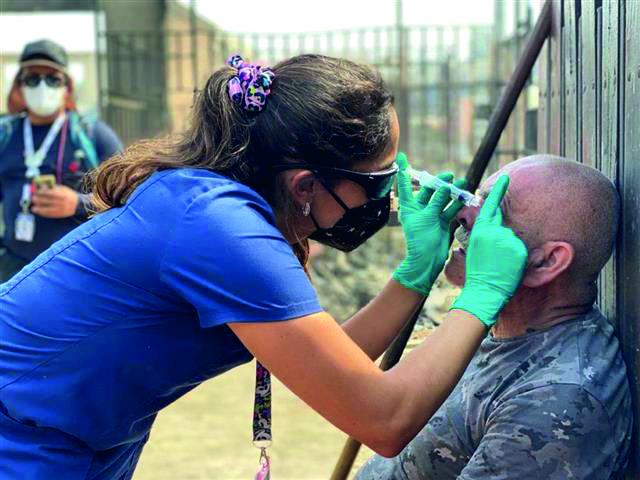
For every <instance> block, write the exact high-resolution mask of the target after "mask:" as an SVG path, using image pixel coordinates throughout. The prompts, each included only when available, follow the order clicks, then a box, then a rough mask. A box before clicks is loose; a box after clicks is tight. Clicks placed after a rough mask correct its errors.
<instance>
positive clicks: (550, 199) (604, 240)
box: [481, 155, 619, 282]
mask: <svg viewBox="0 0 640 480" xmlns="http://www.w3.org/2000/svg"><path fill="white" fill-rule="evenodd" d="M502 173H508V174H509V177H510V180H511V181H510V184H509V191H508V193H507V196H506V197H505V200H504V204H503V210H504V213H505V223H506V224H507V225H509V226H510V227H511V228H513V230H514V231H515V232H516V233H517V234H518V236H520V238H522V239H523V240H524V242H525V243H526V244H527V247H528V248H529V249H530V250H531V249H534V248H536V247H539V246H540V245H542V244H543V243H545V242H550V241H562V242H567V243H569V244H571V245H572V246H573V248H574V252H575V256H574V260H573V262H572V265H571V267H570V268H569V270H568V271H567V273H568V274H569V275H570V277H572V278H574V279H576V280H579V281H581V282H582V281H587V282H591V281H594V280H595V279H596V278H597V275H598V273H599V272H600V270H601V269H602V267H603V266H604V264H605V263H606V262H607V259H608V258H609V256H610V255H611V251H612V248H613V243H614V241H615V235H616V230H617V224H618V209H619V199H618V194H617V192H616V189H615V187H614V185H613V184H612V183H611V181H609V179H608V178H607V177H605V176H604V175H603V174H602V173H600V172H599V171H598V170H596V169H594V168H591V167H588V166H586V165H583V164H580V163H577V162H573V161H570V160H566V159H563V158H560V157H554V156H550V155H535V156H531V157H526V158H522V159H520V160H518V161H516V162H513V163H510V164H508V165H507V166H505V167H504V168H503V169H501V170H500V171H499V172H497V173H496V174H494V175H492V176H491V177H490V178H489V179H487V181H486V182H485V183H484V184H483V186H482V189H481V191H482V190H488V189H490V187H491V185H492V184H493V182H494V181H495V180H496V179H497V178H498V176H499V175H500V174H502Z"/></svg>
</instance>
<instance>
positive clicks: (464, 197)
mask: <svg viewBox="0 0 640 480" xmlns="http://www.w3.org/2000/svg"><path fill="white" fill-rule="evenodd" d="M406 172H407V173H408V174H409V175H411V177H412V178H413V179H414V180H416V181H418V183H420V185H421V186H423V187H429V188H433V189H438V188H440V187H445V186H446V187H449V189H450V190H451V200H459V201H461V202H462V203H464V204H465V205H466V206H467V207H479V206H480V200H478V197H476V196H475V195H474V194H473V193H471V192H468V191H466V190H462V189H460V188H458V187H455V186H454V185H452V184H450V183H447V182H445V181H444V180H440V179H439V178H438V177H436V176H435V175H431V174H430V173H429V172H427V171H426V170H416V169H415V168H412V167H411V166H407V170H406Z"/></svg>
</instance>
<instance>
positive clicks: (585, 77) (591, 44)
mask: <svg viewBox="0 0 640 480" xmlns="http://www.w3.org/2000/svg"><path fill="white" fill-rule="evenodd" d="M579 25H580V36H579V39H578V46H579V50H578V58H579V60H580V61H579V64H580V67H581V69H580V72H579V73H580V75H579V78H580V88H579V91H580V99H581V101H580V108H579V118H578V125H579V127H580V130H579V131H578V142H577V143H578V145H580V146H581V148H580V149H579V150H580V151H579V154H580V155H579V156H580V157H581V161H582V163H585V164H587V165H590V166H592V167H595V166H596V164H597V162H596V157H597V155H596V152H597V145H598V137H599V128H598V122H597V121H596V119H597V118H598V117H599V114H600V112H599V110H600V108H599V105H598V102H597V98H596V97H597V95H596V92H597V90H596V83H599V82H598V80H597V79H598V77H599V75H600V71H599V62H598V59H597V57H599V56H600V52H599V51H598V50H597V49H596V4H595V0H582V12H581V14H580V23H579Z"/></svg>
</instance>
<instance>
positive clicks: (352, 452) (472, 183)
mask: <svg viewBox="0 0 640 480" xmlns="http://www.w3.org/2000/svg"><path fill="white" fill-rule="evenodd" d="M551 1H552V0H547V1H546V2H545V4H544V7H543V8H542V11H541V12H540V17H539V18H538V21H537V22H536V25H535V27H534V28H533V31H532V32H531V34H530V35H529V38H528V39H527V43H526V44H525V47H524V50H523V52H522V56H521V57H520V59H519V61H518V64H517V65H516V67H515V69H514V71H513V72H512V74H511V78H510V79H509V82H508V83H507V85H506V86H505V88H504V90H503V92H502V95H501V96H500V99H499V100H498V103H497V104H496V106H495V108H494V109H493V113H492V114H491V118H490V119H489V125H488V127H487V131H486V133H485V135H484V138H483V139H482V142H481V143H480V146H479V147H478V150H477V151H476V154H475V156H474V157H473V162H472V163H471V165H470V166H469V171H468V172H467V177H466V178H467V185H468V189H469V190H470V191H472V192H473V191H474V190H475V189H476V188H478V186H479V185H480V181H481V180H482V176H483V174H484V172H485V170H486V168H487V165H488V164H489V161H490V160H491V157H492V156H493V152H494V150H495V148H496V146H497V144H498V140H500V134H501V133H502V132H503V131H504V128H505V126H506V125H507V121H508V120H509V116H510V115H511V112H513V109H514V107H515V105H516V102H517V101H518V97H519V96H520V93H521V92H522V90H523V88H524V85H525V83H526V81H527V78H528V77H529V75H530V74H531V72H532V70H533V67H534V65H535V62H536V59H537V58H538V55H539V54H540V51H541V50H542V45H543V44H544V42H545V40H546V39H547V37H548V36H549V33H550V32H551ZM423 305H424V301H423V303H422V304H421V305H420V307H419V308H418V309H417V310H416V312H415V314H414V315H413V317H412V318H411V320H409V321H408V322H407V324H406V325H405V326H404V327H403V328H402V330H401V331H400V333H399V334H398V336H397V337H396V338H395V340H394V341H393V343H392V344H391V346H389V348H388V349H387V351H386V352H385V354H384V357H383V358H382V362H381V364H380V368H381V369H382V370H389V369H390V368H392V367H393V366H394V365H395V364H396V363H398V361H399V360H400V357H401V356H402V352H403V351H404V349H405V347H406V346H407V342H408V341H409V338H410V337H411V332H412V331H413V327H414V326H415V323H416V321H417V320H418V317H419V315H420V311H421V310H422V307H423ZM360 445H361V444H360V442H358V440H355V439H354V438H351V437H349V438H348V439H347V442H346V443H345V446H344V448H343V449H342V453H341V454H340V457H339V458H338V463H337V464H336V466H335V468H334V471H333V473H332V475H331V480H346V479H347V477H348V475H349V472H350V471H351V467H352V466H353V462H354V461H355V458H356V456H357V455H358V451H359V450H360Z"/></svg>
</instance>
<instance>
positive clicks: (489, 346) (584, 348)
mask: <svg viewBox="0 0 640 480" xmlns="http://www.w3.org/2000/svg"><path fill="white" fill-rule="evenodd" d="M631 424H632V410H631V400H630V392H629V386H628V383H627V377H626V371H625V366H624V363H623V360H622V355H621V352H620V348H619V344H618V340H617V339H616V337H615V336H614V334H613V328H612V327H611V325H610V324H609V322H608V321H607V320H606V319H605V318H604V317H603V316H602V314H601V313H600V312H599V311H598V310H597V309H593V310H592V311H591V312H590V313H589V314H587V315H585V316H581V317H579V318H576V319H573V320H569V321H566V322H563V323H561V324H558V325H555V326H553V327H551V328H549V329H546V330H539V331H535V332H531V333H527V334H526V335H523V336H519V337H515V338H510V339H498V338H493V337H491V336H488V337H487V338H486V339H485V340H484V341H483V342H482V344H481V345H480V348H479V350H478V352H477V353H476V355H475V357H474V358H473V360H472V362H471V364H470V365H469V367H468V368H467V370H466V372H465V373H464V375H463V377H462V379H461V380H460V382H459V383H458V385H457V386H456V388H455V389H454V391H453V392H452V393H451V395H450V396H449V398H448V399H447V401H446V402H445V403H444V404H443V405H442V407H441V408H440V409H439V410H438V411H437V412H436V414H435V415H434V416H433V417H432V418H431V420H430V421H429V423H428V424H427V425H426V426H425V427H424V429H423V430H422V431H421V432H420V433H419V434H418V435H417V437H416V438H415V439H413V441H412V442H411V443H410V444H409V445H408V446H407V447H406V448H405V449H404V450H403V451H402V453H400V455H398V456H397V457H395V458H392V459H385V458H383V457H380V456H375V457H373V458H372V459H371V460H370V461H369V462H368V463H367V464H366V465H365V466H364V467H363V468H362V470H360V472H359V473H358V475H357V477H356V478H357V479H358V480H365V479H366V480H373V479H375V480H383V479H384V480H388V479H394V480H395V479H412V480H413V479H433V480H447V479H459V480H477V479H487V478H491V479H494V480H495V479H518V480H524V479H531V478H532V479H536V480H541V479H545V480H555V479H558V480H559V479H563V480H566V479H576V480H578V479H579V480H583V479H593V480H606V479H612V478H617V477H618V476H619V475H620V474H621V472H622V470H623V469H624V467H625V464H626V459H627V454H628V451H629V446H630V445H629V444H630V435H631Z"/></svg>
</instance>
